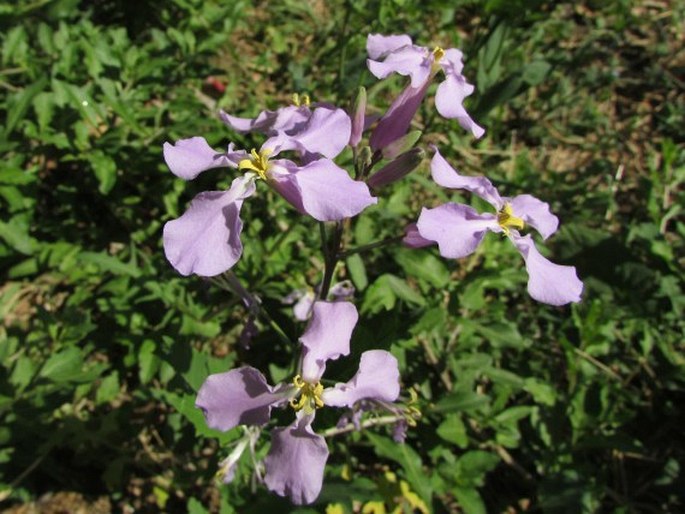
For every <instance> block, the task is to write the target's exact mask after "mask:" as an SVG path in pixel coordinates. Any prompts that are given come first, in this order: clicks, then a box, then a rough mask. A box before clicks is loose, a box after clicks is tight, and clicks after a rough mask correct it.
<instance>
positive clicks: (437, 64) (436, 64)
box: [431, 46, 445, 75]
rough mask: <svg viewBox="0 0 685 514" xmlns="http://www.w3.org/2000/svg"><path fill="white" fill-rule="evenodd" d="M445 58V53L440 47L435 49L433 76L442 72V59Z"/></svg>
mask: <svg viewBox="0 0 685 514" xmlns="http://www.w3.org/2000/svg"><path fill="white" fill-rule="evenodd" d="M444 56H445V51H444V50H443V49H442V48H440V47H439V46H436V47H435V48H434V49H433V65H432V66H431V72H432V74H433V75H435V74H436V73H437V72H438V71H440V59H442V58H443V57H444Z"/></svg>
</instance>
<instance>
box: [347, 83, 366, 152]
mask: <svg viewBox="0 0 685 514" xmlns="http://www.w3.org/2000/svg"><path fill="white" fill-rule="evenodd" d="M365 115H366V89H365V88H363V87H360V88H359V91H358V92H357V96H356V98H355V99H354V103H353V104H352V112H351V113H350V118H352V132H351V133H350V146H352V147H355V146H357V145H358V144H359V141H361V140H362V132H364V119H365Z"/></svg>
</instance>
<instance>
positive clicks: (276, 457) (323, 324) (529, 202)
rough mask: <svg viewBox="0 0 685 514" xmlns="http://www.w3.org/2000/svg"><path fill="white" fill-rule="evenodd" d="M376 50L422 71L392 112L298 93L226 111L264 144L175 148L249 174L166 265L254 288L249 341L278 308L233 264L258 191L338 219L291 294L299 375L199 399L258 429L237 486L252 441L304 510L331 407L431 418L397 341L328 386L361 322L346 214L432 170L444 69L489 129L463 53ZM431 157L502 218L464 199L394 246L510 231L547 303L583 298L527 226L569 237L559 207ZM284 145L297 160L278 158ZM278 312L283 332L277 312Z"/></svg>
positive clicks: (170, 244)
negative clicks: (405, 378) (348, 157)
mask: <svg viewBox="0 0 685 514" xmlns="http://www.w3.org/2000/svg"><path fill="white" fill-rule="evenodd" d="M367 52H368V61H367V63H368V68H369V70H370V71H371V73H372V74H373V75H375V76H376V77H377V78H379V79H383V78H385V77H387V76H389V75H390V74H393V73H398V74H400V75H403V76H406V77H408V79H409V82H408V84H407V86H406V87H405V89H404V90H403V91H402V92H401V93H400V94H399V95H398V96H397V98H395V100H394V101H393V102H392V103H391V105H390V107H389V108H388V110H387V111H386V112H385V113H384V114H383V115H382V116H373V115H369V114H368V113H367V106H366V93H365V90H363V89H362V90H360V93H359V94H358V96H357V99H356V102H355V103H354V106H353V108H352V110H351V112H346V111H344V110H343V109H340V108H338V107H336V106H334V105H330V104H326V103H319V104H312V103H311V102H310V100H309V97H308V96H306V95H303V96H301V97H300V96H298V95H295V96H294V98H293V104H292V105H289V106H285V107H282V108H280V109H277V110H274V111H263V112H261V113H260V114H259V115H257V116H256V117H255V118H241V117H236V116H233V115H230V114H228V113H226V112H223V111H221V113H220V118H221V120H222V121H223V122H224V123H225V124H226V125H227V126H228V127H229V128H230V129H231V130H233V131H235V132H239V133H246V132H256V133H259V134H262V135H263V136H264V138H265V140H264V142H263V144H262V145H261V147H260V148H259V149H252V150H250V151H249V152H248V151H246V150H238V149H235V148H234V145H233V144H232V143H231V144H229V145H228V147H227V149H226V150H225V151H217V150H215V149H214V148H212V147H211V146H210V145H209V144H208V143H207V141H206V140H205V139H204V138H202V137H192V138H189V139H183V140H180V141H177V142H176V143H175V144H171V143H165V144H164V158H165V160H166V163H167V165H168V166H169V169H170V170H171V171H172V172H173V173H174V174H175V175H176V176H178V177H180V178H182V179H184V180H192V179H194V178H195V177H197V176H198V175H199V174H200V173H202V172H204V171H206V170H209V169H213V168H230V169H232V170H237V172H238V175H237V176H236V177H235V178H234V179H233V181H232V184H231V186H230V188H229V189H228V190H227V191H207V192H203V193H200V194H199V195H197V196H196V197H195V198H194V199H193V200H192V202H191V204H190V207H189V208H188V210H187V211H186V212H185V213H184V214H183V215H182V216H181V217H179V218H178V219H175V220H172V221H169V222H167V223H166V225H165V227H164V235H163V242H164V251H165V254H166V257H167V259H168V260H169V262H170V263H171V265H172V266H173V267H174V268H175V269H176V270H177V271H178V272H179V273H181V274H183V275H190V274H196V275H200V276H203V277H219V276H221V277H219V278H217V279H216V280H218V281H219V282H221V281H223V283H225V284H227V285H228V288H229V289H230V290H232V291H234V292H236V293H237V294H239V295H240V296H242V298H243V302H244V304H245V305H246V306H247V307H248V309H249V312H250V317H249V320H248V323H247V324H246V329H245V331H244V338H245V340H248V341H249V338H250V337H251V335H252V334H254V332H255V331H256V325H255V319H256V317H257V316H259V315H264V316H268V315H267V314H265V313H264V311H263V306H262V305H261V302H260V301H259V299H258V298H256V297H254V296H252V295H251V294H250V293H249V292H248V291H247V290H246V289H244V288H243V287H242V286H240V284H239V281H238V280H237V277H235V275H233V274H232V272H230V271H229V270H230V269H231V268H232V267H233V266H234V265H235V264H236V262H237V261H238V260H239V259H240V256H241V254H242V242H241V231H242V227H243V222H242V220H241V218H240V210H241V207H242V205H243V202H244V201H245V200H246V199H248V198H250V197H252V196H253V195H255V194H256V191H257V188H258V184H259V183H260V182H263V183H265V184H266V186H268V187H270V188H272V189H273V190H274V191H275V192H277V193H278V195H280V196H281V197H282V198H283V199H285V200H286V202H288V203H289V204H290V205H291V206H292V207H294V208H295V209H296V210H297V211H299V212H300V213H301V214H303V215H305V216H309V217H311V218H313V219H315V220H317V221H319V222H321V223H322V233H323V234H325V225H323V223H324V222H337V223H335V229H334V235H333V237H331V238H330V242H329V241H328V240H326V238H322V250H323V253H324V261H325V269H324V270H323V279H322V282H321V285H319V286H317V287H316V288H313V289H309V290H305V291H297V292H295V293H294V294H292V295H289V297H288V298H286V299H284V302H285V303H291V304H292V303H295V302H296V301H297V303H296V305H295V308H294V315H295V318H296V319H298V320H300V321H307V320H308V324H307V327H306V329H305V331H304V333H303V334H302V336H301V337H300V339H299V345H297V348H295V351H296V352H299V355H300V357H299V360H298V364H297V366H296V369H294V370H293V374H292V375H291V377H292V380H291V381H289V382H287V383H281V384H277V385H274V386H272V385H270V384H269V383H268V381H267V379H266V378H265V377H264V375H263V374H262V373H261V372H260V371H259V370H257V369H256V368H254V367H251V366H247V365H245V366H242V367H239V368H236V369H232V370H230V371H227V372H224V373H218V374H214V375H211V376H209V377H208V378H207V379H206V381H205V382H204V384H203V385H202V387H201V388H200V390H199V392H198V395H197V401H196V406H197V407H198V408H200V409H202V411H203V412H204V414H205V417H206V421H207V424H208V425H209V426H210V427H212V428H215V429H218V430H222V431H227V430H232V429H234V428H236V427H238V426H242V427H243V430H244V434H245V435H244V436H243V437H242V438H241V439H240V440H239V441H238V443H236V444H235V446H234V449H233V450H232V451H231V452H230V454H229V456H228V457H227V458H226V459H225V460H224V461H223V462H222V464H221V475H222V476H223V478H224V481H226V482H228V481H231V480H232V479H233V477H234V475H235V471H236V465H237V463H238V462H239V460H240V458H241V455H242V454H243V453H244V452H246V451H248V448H249V449H250V450H249V451H250V453H251V454H252V457H253V463H254V465H255V473H256V475H257V478H258V479H260V480H261V481H262V482H263V483H264V484H265V485H266V487H267V488H268V489H269V490H271V491H273V492H275V493H276V494H279V495H281V496H287V497H289V498H290V499H291V500H292V501H293V502H294V503H296V504H308V503H311V502H313V501H314V500H315V499H316V498H317V497H318V495H319V492H320V490H321V487H322V483H323V476H324V468H325V465H326V461H327V459H328V456H329V451H328V446H327V444H326V441H325V438H324V437H323V436H322V435H321V434H320V433H319V434H317V433H316V431H315V430H314V428H313V424H314V422H315V419H316V412H317V411H318V410H319V409H321V408H325V407H337V408H343V409H347V410H346V411H345V412H344V413H343V415H342V417H341V418H340V420H341V421H340V423H339V427H338V428H335V429H332V430H334V431H336V430H337V431H345V430H347V428H340V426H344V427H352V429H363V428H364V427H365V424H364V422H363V421H362V417H363V416H366V415H369V413H372V412H376V413H377V412H382V413H385V416H384V417H383V418H382V419H383V420H384V421H387V423H388V424H392V425H393V427H394V437H395V439H396V440H397V441H400V442H401V441H403V440H404V438H405V435H406V430H407V428H408V427H409V426H413V425H415V420H416V419H417V418H418V417H419V416H420V410H419V409H418V408H417V406H416V405H415V402H416V397H415V393H413V390H410V391H412V393H411V396H412V397H411V400H410V401H409V402H408V403H406V404H403V403H402V402H401V401H399V400H398V398H399V396H400V372H399V367H398V362H397V360H396V359H395V357H393V355H392V354H391V353H390V352H388V351H386V350H384V349H376V350H367V351H364V352H363V353H361V357H360V363H359V369H358V371H357V373H356V374H355V375H354V376H353V377H352V378H351V379H350V380H349V381H347V382H344V383H338V384H335V385H333V386H331V387H324V385H323V384H322V382H321V381H322V377H323V375H324V372H325V370H326V364H327V362H328V361H330V360H335V359H338V358H340V357H343V356H346V355H348V354H350V341H351V338H352V332H353V329H354V327H355V325H356V324H357V322H358V319H359V315H358V312H357V309H356V307H355V306H354V304H353V303H351V302H352V299H353V297H354V293H355V291H354V288H353V287H352V285H351V284H350V283H349V282H347V281H343V282H340V283H338V284H336V285H335V286H333V287H332V288H331V283H332V280H333V278H334V275H335V269H336V264H337V262H338V260H339V259H340V258H341V256H342V254H341V252H340V250H341V246H340V245H341V241H342V231H343V230H344V228H345V226H346V225H345V224H343V223H340V222H341V221H342V220H344V219H346V218H350V217H353V216H357V215H358V214H360V213H361V212H362V211H364V210H365V209H366V208H367V207H369V206H371V205H374V204H376V203H377V201H378V199H377V198H376V197H375V196H373V195H372V192H373V194H378V192H379V190H381V189H382V188H383V187H384V186H386V185H387V184H389V183H391V182H393V181H396V180H399V179H401V178H402V177H404V176H405V175H407V174H408V173H410V172H411V171H413V170H414V169H415V168H417V167H418V165H419V164H420V162H421V160H422V159H423V156H424V153H425V152H424V150H423V149H421V148H418V147H416V146H415V144H416V143H417V141H418V139H419V137H420V135H421V134H420V133H419V132H418V131H413V132H412V131H410V127H411V122H412V120H413V118H414V116H415V114H416V112H417V110H418V108H419V106H420V105H421V103H422V102H423V100H424V98H425V96H426V94H427V92H428V90H429V86H430V85H431V84H432V82H433V79H434V78H436V77H437V76H439V75H441V74H442V76H443V78H442V80H441V82H440V83H439V85H438V86H437V90H436V94H435V106H436V108H437V111H438V113H439V114H440V115H442V116H444V117H446V118H449V119H456V120H457V121H458V123H459V125H461V127H462V128H463V129H465V130H467V131H468V132H470V133H471V135H472V136H474V137H476V138H480V137H481V136H482V135H483V134H484V129H483V128H482V127H481V126H480V125H478V124H477V123H476V122H475V121H474V120H473V119H472V118H471V116H470V115H469V114H468V112H467V111H466V109H465V108H464V106H463V102H464V100H465V98H466V97H468V96H469V95H471V94H472V93H473V91H474V86H473V85H471V84H469V82H468V81H467V80H466V78H465V77H464V75H463V74H462V71H463V68H464V64H463V55H462V53H461V51H459V50H457V49H443V48H441V47H435V48H433V49H432V50H431V49H428V48H423V47H420V46H417V45H415V44H413V42H412V40H411V38H410V37H409V36H407V35H393V36H382V35H378V34H372V35H369V36H368V39H367ZM365 131H369V133H370V135H369V139H368V144H367V145H363V144H362V139H363V134H364V132H365ZM346 147H351V148H352V153H353V155H354V167H355V169H354V178H353V177H352V176H351V175H350V174H349V173H348V171H346V170H345V169H343V168H341V167H340V166H339V165H338V164H336V163H335V162H334V159H335V158H336V157H337V156H338V155H339V154H340V153H341V152H342V151H343V150H344V149H345V148H346ZM432 151H433V157H432V161H431V166H430V167H431V175H432V178H433V180H434V181H435V182H436V183H437V184H439V185H440V186H442V187H445V188H449V189H461V190H465V191H468V192H470V193H472V194H474V195H476V196H478V197H480V198H481V199H483V200H485V201H486V202H487V203H489V204H490V205H491V206H492V207H493V212H491V213H479V212H477V211H476V210H475V209H473V208H472V207H470V206H468V205H462V204H457V203H445V204H443V205H438V206H435V207H424V208H423V209H422V211H421V212H420V214H419V216H418V219H417V220H416V221H415V222H413V223H410V224H409V225H408V226H406V227H404V228H402V227H400V228H398V232H403V233H404V237H403V239H402V236H399V237H396V238H393V240H394V241H399V240H400V239H402V241H403V242H404V244H405V245H406V246H408V247H411V248H421V247H425V246H430V245H437V247H438V252H439V253H440V255H442V256H443V257H446V258H449V259H459V258H462V257H465V256H467V255H469V254H471V253H472V252H474V251H475V249H476V248H477V246H478V245H479V244H480V243H481V241H482V240H483V238H484V237H485V234H486V233H487V232H495V233H498V234H501V235H502V236H504V237H506V238H507V239H509V240H510V241H511V242H512V243H513V245H514V246H515V247H516V249H517V250H518V251H519V252H520V253H521V256H522V257H523V259H524V261H525V266H526V269H527V271H528V274H529V280H528V291H529V293H530V295H531V296H532V297H533V298H534V299H535V300H538V301H540V302H543V303H547V304H551V305H564V304H567V303H569V302H578V301H580V298H581V293H582V290H583V284H582V282H581V281H580V280H579V279H578V276H577V274H576V271H575V268H573V267H571V266H561V265H557V264H554V263H552V262H550V261H549V260H547V259H546V258H545V257H543V256H542V254H541V253H540V252H539V251H538V249H537V247H536V245H535V243H534V241H533V236H532V234H530V233H525V232H524V231H525V230H526V229H527V228H528V226H530V227H531V228H532V229H534V230H535V231H537V233H538V234H539V235H540V236H541V237H542V239H547V238H548V237H549V236H551V235H552V234H553V233H554V232H556V230H557V227H558V224H559V220H558V219H557V217H556V216H555V215H553V214H552V213H551V212H550V209H549V205H548V204H546V203H545V202H543V201H541V200H539V199H537V198H535V197H534V196H531V195H528V194H522V195H518V196H514V197H512V198H509V197H504V196H501V195H500V193H499V192H498V191H497V189H496V188H495V187H494V186H493V185H492V183H491V182H490V181H489V180H488V179H487V178H485V177H482V176H476V177H467V176H463V175H461V174H460V173H459V172H457V171H456V170H455V169H454V168H453V167H452V166H450V164H448V162H447V161H446V160H445V159H444V158H443V157H442V155H441V153H440V151H439V150H438V149H437V148H436V147H432ZM282 152H289V154H287V155H289V156H294V157H292V158H291V159H288V158H283V157H281V158H277V157H278V156H279V155H280V154H281V153H282ZM383 160H386V161H387V162H386V163H385V164H384V165H383V167H382V168H381V169H380V170H378V171H376V172H375V173H373V174H371V173H370V172H371V170H372V169H373V168H374V166H375V165H376V164H378V163H380V162H382V161H383ZM259 187H261V186H259ZM369 246H370V247H375V246H379V245H373V244H372V245H369ZM317 298H318V300H317ZM267 319H268V321H270V322H271V324H272V326H273V320H272V319H271V318H270V317H267ZM278 407H285V408H291V409H292V410H293V411H294V420H293V422H292V423H291V424H290V425H288V426H285V427H276V428H272V429H271V444H270V448H269V450H268V454H267V456H266V458H265V459H264V460H263V462H259V459H257V458H256V452H255V450H254V448H255V446H256V445H257V443H258V441H259V439H260V434H261V432H262V430H263V429H264V430H266V429H268V425H269V423H270V422H271V412H272V409H273V408H278ZM378 419H381V418H375V420H376V421H378ZM374 424H379V423H374ZM331 433H332V432H330V431H327V432H326V434H327V435H330V434H331Z"/></svg>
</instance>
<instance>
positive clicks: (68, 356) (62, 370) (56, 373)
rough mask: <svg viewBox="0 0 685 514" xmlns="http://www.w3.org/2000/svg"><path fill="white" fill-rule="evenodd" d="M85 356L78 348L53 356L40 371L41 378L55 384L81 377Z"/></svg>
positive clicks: (68, 349)
mask: <svg viewBox="0 0 685 514" xmlns="http://www.w3.org/2000/svg"><path fill="white" fill-rule="evenodd" d="M82 367H83V356H82V355H81V351H80V350H79V349H78V348H75V347H71V348H67V349H65V350H62V351H61V352H59V353H55V354H53V355H51V356H50V357H49V358H48V360H47V361H45V364H43V367H42V368H41V370H40V373H39V376H41V377H43V378H47V379H48V380H52V381H53V382H69V381H70V380H71V379H72V378H73V377H74V376H76V375H79V374H80V371H81V368H82Z"/></svg>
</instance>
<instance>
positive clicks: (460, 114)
mask: <svg viewBox="0 0 685 514" xmlns="http://www.w3.org/2000/svg"><path fill="white" fill-rule="evenodd" d="M471 93H473V86H472V85H471V84H469V83H468V82H466V80H465V79H464V77H463V76H461V75H447V77H446V78H445V80H444V81H443V82H441V83H440V85H439V86H438V90H437V91H436V93H435V107H436V108H437V110H438V112H439V113H440V115H441V116H444V117H445V118H450V119H453V118H456V120H457V121H458V122H459V125H461V127H462V128H463V129H465V130H468V131H470V132H471V134H473V136H474V137H475V138H476V139H477V138H479V137H481V136H482V135H483V134H484V133H485V129H484V128H483V127H481V126H480V125H478V124H477V123H476V122H475V121H473V120H472V119H471V116H469V114H468V113H467V112H466V109H464V106H463V105H462V102H463V101H464V98H465V97H467V96H469V95H470V94H471Z"/></svg>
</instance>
